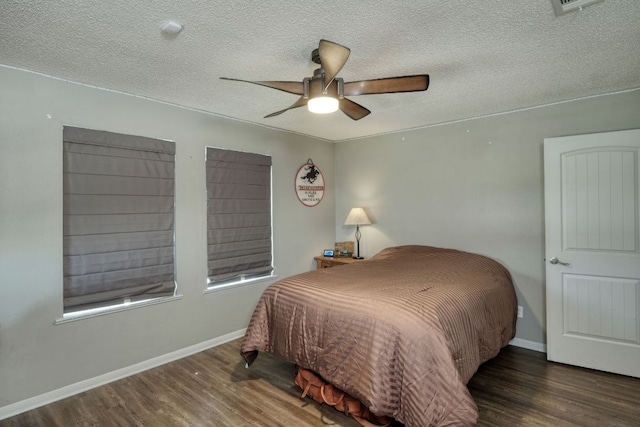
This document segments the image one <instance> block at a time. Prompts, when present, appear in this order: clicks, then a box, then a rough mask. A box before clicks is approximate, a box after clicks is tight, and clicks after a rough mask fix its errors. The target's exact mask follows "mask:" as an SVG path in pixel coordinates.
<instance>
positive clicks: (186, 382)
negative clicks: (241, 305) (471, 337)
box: [0, 340, 640, 427]
mask: <svg viewBox="0 0 640 427" xmlns="http://www.w3.org/2000/svg"><path fill="white" fill-rule="evenodd" d="M239 348H240V340H235V341H232V342H230V343H227V344H224V345H221V346H219V347H216V348H213V349H210V350H206V351H203V352H201V353H198V354H195V355H193V356H190V357H186V358H184V359H181V360H178V361H176V362H172V363H168V364H166V365H163V366H160V367H158V368H155V369H151V370H149V371H146V372H143V373H140V374H138V375H134V376H132V377H129V378H125V379H122V380H119V381H115V382H113V383H111V384H107V385H105V386H102V387H98V388H95V389H93V390H89V391H87V392H84V393H80V394H78V395H76V396H73V397H70V398H67V399H64V400H61V401H59V402H55V403H52V404H50V405H47V406H44V407H41V408H38V409H35V410H33V411H29V412H26V413H24V414H20V415H18V416H15V417H12V418H9V419H6V420H3V421H0V426H2V427H14V426H21V427H22V426H34V427H39V426H47V427H49V426H69V425H74V426H167V425H170V426H223V427H227V426H228V427H237V426H247V427H249V426H252V427H253V426H264V427H267V426H268V427H273V426H282V427H285V426H286V427H290V426H296V427H298V426H300V427H305V426H310V427H311V426H313V427H315V426H318V427H319V426H326V425H334V426H338V427H359V424H358V423H357V422H355V421H354V420H352V419H350V418H349V417H347V416H345V415H344V414H342V413H339V412H337V411H335V410H334V409H333V408H331V407H329V406H327V405H318V404H316V403H315V402H313V401H311V400H310V399H308V398H307V399H305V400H301V399H300V398H299V394H300V391H299V390H298V389H297V387H296V386H295V385H294V384H293V373H292V367H291V365H290V364H288V363H286V362H283V361H281V360H279V359H277V358H275V357H273V356H271V355H268V354H261V355H260V357H258V359H257V361H256V362H255V363H254V365H253V366H252V367H251V368H250V369H245V368H244V363H243V362H242V360H241V358H240V356H239ZM469 390H470V391H471V394H472V395H473V397H474V399H475V400H476V402H477V404H478V408H479V411H480V421H479V423H478V425H479V426H598V427H600V426H638V425H640V421H639V420H640V380H638V379H635V378H629V377H624V376H619V375H613V374H607V373H603V372H597V371H591V370H587V369H581V368H576V367H572V366H566V365H560V364H556V363H550V362H547V361H546V359H545V355H544V354H542V353H537V352H534V351H530V350H525V349H521V348H517V347H507V348H505V349H503V351H502V352H501V353H500V355H499V356H498V357H496V358H495V359H493V360H491V361H489V362H487V363H485V364H484V365H482V366H481V367H480V369H479V370H478V372H477V373H476V375H475V376H474V377H473V378H472V379H471V381H470V382H469ZM393 426H394V427H401V426H402V425H401V424H400V423H394V424H393Z"/></svg>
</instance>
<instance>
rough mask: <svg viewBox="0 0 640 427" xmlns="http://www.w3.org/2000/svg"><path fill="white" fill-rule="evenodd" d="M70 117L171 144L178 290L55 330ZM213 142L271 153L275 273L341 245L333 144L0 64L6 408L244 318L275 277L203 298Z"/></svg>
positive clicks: (215, 333) (1, 325)
mask: <svg viewBox="0 0 640 427" xmlns="http://www.w3.org/2000/svg"><path fill="white" fill-rule="evenodd" d="M63 125H71V126H78V127H86V128H92V129H102V130H107V131H112V132H120V133H128V134H133V135H143V136H147V137H153V138H161V139H170V140H174V141H176V151H177V153H176V253H177V259H176V261H177V280H178V288H179V293H180V294H182V295H183V298H182V299H180V300H177V301H172V302H168V303H164V304H159V305H155V306H150V307H144V308H137V309H133V310H129V311H125V312H120V313H114V314H109V315H105V316H101V317H96V318H91V319H84V320H80V321H76V322H71V323H66V324H59V325H54V321H55V320H56V319H58V318H60V317H61V315H62V139H61V138H62V126H63ZM207 145H211V146H216V147H223V148H230V149H236V150H242V151H251V152H256V153H263V154H269V155H271V156H272V159H273V222H274V256H275V271H276V274H278V276H279V277H285V276H288V275H291V274H294V273H299V272H302V271H306V270H310V269H313V268H314V263H313V256H315V255H317V254H319V253H320V252H321V250H322V249H323V248H325V247H332V245H333V242H334V230H335V219H334V213H335V205H334V194H333V192H334V184H333V176H334V165H333V162H334V160H333V151H334V145H333V144H331V143H327V142H323V141H319V140H314V139H311V138H306V137H302V136H299V135H293V134H289V133H284V132H279V131H274V130H270V129H267V128H264V127H258V126H253V125H249V124H243V123H240V122H236V121H232V120H228V119H223V118H218V117H214V116H211V115H207V114H203V113H199V112H194V111H190V110H187V109H182V108H178V107H175V106H170V105H166V104H162V103H159V102H153V101H149V100H145V99H141V98H136V97H133V96H128V95H124V94H119V93H115V92H110V91H105V90H99V89H95V88H91V87H86V86H81V85H76V84H71V83H68V82H64V81H61V80H56V79H52V78H47V77H43V76H39V75H35V74H32V73H28V72H23V71H18V70H14V69H10V68H4V67H0V272H1V280H2V283H1V285H0V410H1V409H2V408H3V407H7V406H8V405H11V404H14V403H15V402H19V401H22V400H24V399H28V398H32V397H34V396H38V395H41V394H43V393H46V392H49V391H51V390H56V389H59V388H61V387H64V386H67V385H69V384H73V383H76V382H79V381H82V380H86V379H90V378H93V377H96V376H99V375H101V374H104V373H108V372H111V371H115V370H118V369H122V368H124V367H127V366H130V365H133V364H136V363H139V362H142V361H145V360H148V359H151V358H154V357H156V356H160V355H163V354H166V353H170V352H173V351H176V350H178V349H182V348H185V347H189V346H192V345H194V344H197V343H202V342H205V341H208V340H211V339H214V338H216V337H220V336H223V335H225V334H228V333H230V332H234V331H238V330H241V329H242V328H245V327H246V325H247V323H248V320H249V318H250V315H251V312H252V311H253V308H254V306H255V303H256V301H257V299H258V297H259V295H260V294H261V292H262V290H263V289H264V288H265V287H266V286H267V285H268V284H269V283H270V282H263V283H260V284H258V285H251V286H244V287H241V288H235V289H231V290H226V291H221V292H215V293H210V294H203V290H204V288H205V285H206V271H207V267H206V192H205V182H204V176H205V168H204V153H205V146H207ZM309 158H312V159H313V161H314V162H315V163H316V164H317V165H318V166H319V167H320V169H321V170H322V172H323V174H324V177H325V181H326V185H327V192H326V197H325V198H324V200H323V201H322V203H320V204H319V205H318V206H316V207H314V208H308V207H305V206H303V205H302V204H301V203H300V202H299V201H298V199H297V197H296V195H295V192H294V188H293V182H294V177H295V173H296V172H297V170H298V168H299V167H300V166H301V165H302V164H303V163H305V162H306V161H307V159H309ZM238 362H239V363H240V356H239V355H238ZM0 412H1V411H0Z"/></svg>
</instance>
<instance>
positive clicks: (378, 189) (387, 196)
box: [335, 90, 640, 343]
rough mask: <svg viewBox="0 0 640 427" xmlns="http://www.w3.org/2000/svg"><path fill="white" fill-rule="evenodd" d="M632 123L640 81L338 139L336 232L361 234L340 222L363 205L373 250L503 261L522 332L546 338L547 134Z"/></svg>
mask: <svg viewBox="0 0 640 427" xmlns="http://www.w3.org/2000/svg"><path fill="white" fill-rule="evenodd" d="M374 114H375V112H374ZM372 116H373V114H372ZM632 128H640V90H636V91H632V92H627V93H621V94H612V95H607V96H601V97H596V98H589V99H583V100H577V101H573V102H567V103H562V104H557V105H553V106H545V107H540V108H535V109H530V110H526V111H519V112H513V113H509V114H503V115H498V116H493V117H486V118H479V119H475V120H468V121H464V122H459V123H452V124H446V125H441V126H433V127H429V128H424V129H419V130H414V131H409V132H402V133H397V134H391V135H386V136H379V137H374V138H366V139H361V140H354V141H347V142H342V143H339V144H337V146H336V151H335V156H336V164H335V167H336V182H337V192H336V236H337V239H338V240H354V237H353V232H354V230H353V227H345V226H343V225H342V223H343V222H344V218H345V217H346V215H347V212H348V211H349V209H350V208H351V207H354V206H364V207H368V208H369V209H370V211H371V213H372V214H373V216H374V217H375V221H376V223H375V224H374V225H371V226H367V227H362V228H361V230H362V236H363V237H362V240H361V252H362V253H363V254H364V255H365V256H371V255H374V254H375V253H376V252H378V251H379V250H380V249H382V248H384V247H386V246H391V245H400V244H424V245H432V246H441V247H449V248H455V249H461V250H466V251H471V252H477V253H481V254H484V255H487V256H489V257H492V258H494V259H497V260H499V261H501V262H502V263H503V264H504V265H505V266H506V267H507V268H508V269H509V270H510V271H511V274H512V276H513V278H514V281H515V285H516V288H517V294H518V299H519V304H520V305H522V306H523V308H524V318H523V319H519V321H518V325H517V337H518V338H520V339H522V340H528V341H532V342H534V343H544V342H546V339H545V317H546V313H545V303H544V301H545V283H544V275H545V263H544V261H543V259H544V204H543V182H544V175H543V157H542V153H543V151H542V150H543V149H542V147H543V139H544V138H549V137H555V136H562V135H576V134H585V133H594V132H604V131H612V130H622V129H632Z"/></svg>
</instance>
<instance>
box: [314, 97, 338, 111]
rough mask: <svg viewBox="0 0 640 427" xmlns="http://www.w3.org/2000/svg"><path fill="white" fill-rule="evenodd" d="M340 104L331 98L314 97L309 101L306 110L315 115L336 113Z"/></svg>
mask: <svg viewBox="0 0 640 427" xmlns="http://www.w3.org/2000/svg"><path fill="white" fill-rule="evenodd" d="M339 104H340V102H339V101H338V100H337V99H336V98H334V97H332V96H316V97H315V98H311V99H309V102H308V103H307V108H308V109H309V111H310V112H312V113H316V114H329V113H333V112H335V111H338V107H339Z"/></svg>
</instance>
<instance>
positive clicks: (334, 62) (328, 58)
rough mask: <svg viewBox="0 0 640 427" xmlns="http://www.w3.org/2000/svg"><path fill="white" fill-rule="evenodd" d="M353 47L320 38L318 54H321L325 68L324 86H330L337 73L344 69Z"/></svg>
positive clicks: (322, 64)
mask: <svg viewBox="0 0 640 427" xmlns="http://www.w3.org/2000/svg"><path fill="white" fill-rule="evenodd" d="M350 53H351V49H349V48H348V47H344V46H341V45H339V44H337V43H334V42H330V41H328V40H324V39H322V40H320V45H319V46H318V54H319V55H320V65H321V67H322V68H323V69H324V86H325V89H326V88H328V87H329V85H330V84H331V82H332V81H333V79H334V78H335V77H336V75H337V74H338V73H339V72H340V70H342V67H344V64H346V62H347V59H349V54H350Z"/></svg>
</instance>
